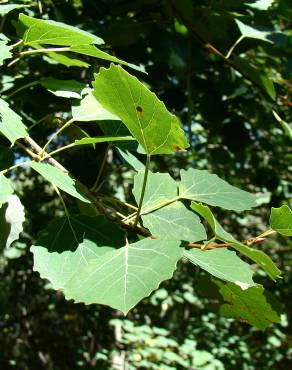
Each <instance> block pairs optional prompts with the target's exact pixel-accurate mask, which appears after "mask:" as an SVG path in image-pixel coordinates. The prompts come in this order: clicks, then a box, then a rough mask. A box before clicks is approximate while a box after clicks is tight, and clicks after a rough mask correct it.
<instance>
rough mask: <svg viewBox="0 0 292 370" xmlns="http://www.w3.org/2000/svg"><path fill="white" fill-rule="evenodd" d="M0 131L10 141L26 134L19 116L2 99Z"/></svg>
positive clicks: (0, 102)
mask: <svg viewBox="0 0 292 370" xmlns="http://www.w3.org/2000/svg"><path fill="white" fill-rule="evenodd" d="M0 132H1V133H2V134H3V135H4V136H6V137H7V139H8V140H10V141H11V143H14V142H15V141H16V140H17V139H20V138H23V137H26V136H27V135H28V132H27V129H26V127H25V125H24V124H23V123H22V119H21V117H20V116H19V115H18V114H16V113H15V112H14V111H13V110H12V109H11V108H10V107H9V104H8V103H6V101H5V100H3V99H0Z"/></svg>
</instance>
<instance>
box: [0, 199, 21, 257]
mask: <svg viewBox="0 0 292 370" xmlns="http://www.w3.org/2000/svg"><path fill="white" fill-rule="evenodd" d="M24 220H25V214H24V208H23V205H22V204H21V202H20V200H19V198H18V196H17V195H9V196H8V199H7V203H5V204H4V205H2V207H1V208H0V230H1V232H0V250H2V249H4V248H8V247H9V246H10V245H11V244H12V243H13V242H14V241H15V240H17V239H18V238H19V234H20V233H21V232H22V230H23V223H24Z"/></svg>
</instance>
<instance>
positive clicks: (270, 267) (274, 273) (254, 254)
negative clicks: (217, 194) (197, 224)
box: [191, 202, 281, 280]
mask: <svg viewBox="0 0 292 370" xmlns="http://www.w3.org/2000/svg"><path fill="white" fill-rule="evenodd" d="M191 208H192V209H193V210H194V211H195V212H197V213H199V215H201V216H202V217H203V218H204V219H205V220H206V221H207V222H208V223H209V225H210V226H211V228H212V230H213V232H214V234H215V236H216V238H217V239H219V240H222V241H223V242H225V243H228V244H229V245H230V246H231V247H233V248H234V249H236V250H237V251H238V252H240V253H241V254H243V255H245V256H247V257H248V258H250V259H251V260H252V261H254V262H256V263H257V264H258V265H259V266H261V268H262V269H263V270H265V271H266V273H267V274H268V275H269V276H270V278H271V279H273V280H275V279H276V278H278V277H279V276H280V273H281V271H280V270H279V269H278V268H277V266H276V265H275V264H274V262H273V261H272V260H271V258H270V257H269V256H267V255H266V254H265V253H264V252H262V251H258V250H255V249H252V248H250V247H248V246H247V245H244V244H242V243H240V242H239V241H237V240H236V239H234V238H233V236H232V235H230V234H229V233H228V232H226V231H225V230H224V229H223V228H222V226H221V225H220V224H219V222H218V221H217V220H216V218H215V217H214V216H213V214H212V212H211V211H210V209H209V207H207V206H203V205H202V204H196V203H194V202H192V205H191Z"/></svg>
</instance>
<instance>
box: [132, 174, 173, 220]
mask: <svg viewBox="0 0 292 370" xmlns="http://www.w3.org/2000/svg"><path fill="white" fill-rule="evenodd" d="M143 178H144V171H139V172H138V173H137V174H136V175H135V176H134V187H133V194H134V197H135V199H136V202H137V203H139V199H140V196H141V189H142V183H143ZM176 200H178V197H177V183H176V181H175V180H174V179H173V178H172V177H171V176H170V175H169V174H168V173H159V172H157V173H153V172H149V174H148V181H147V186H146V189H145V195H144V201H143V207H142V213H148V212H150V211H152V210H153V209H155V208H157V207H162V206H164V205H166V204H168V203H172V202H174V201H176Z"/></svg>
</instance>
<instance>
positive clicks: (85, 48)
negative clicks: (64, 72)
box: [70, 45, 145, 73]
mask: <svg viewBox="0 0 292 370" xmlns="http://www.w3.org/2000/svg"><path fill="white" fill-rule="evenodd" d="M70 51H72V52H74V53H79V54H83V55H88V56H90V57H93V58H99V59H104V60H108V61H110V62H114V63H119V64H122V65H125V66H127V67H130V68H132V69H135V70H136V71H139V72H144V73H145V68H144V67H143V66H136V65H135V64H132V63H127V62H125V61H124V60H122V59H119V58H116V57H114V56H113V55H110V54H108V53H106V52H104V51H102V50H100V49H98V48H97V47H95V46H94V45H76V46H71V47H70Z"/></svg>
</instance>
